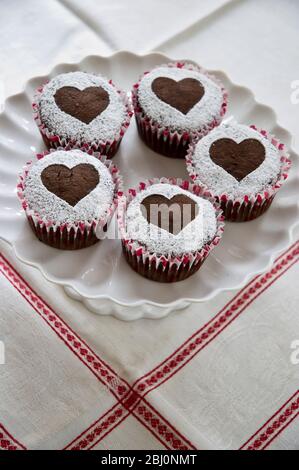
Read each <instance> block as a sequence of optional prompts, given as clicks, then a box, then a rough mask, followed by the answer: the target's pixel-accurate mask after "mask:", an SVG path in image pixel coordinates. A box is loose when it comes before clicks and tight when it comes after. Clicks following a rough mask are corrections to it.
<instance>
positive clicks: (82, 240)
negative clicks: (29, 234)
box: [27, 217, 100, 251]
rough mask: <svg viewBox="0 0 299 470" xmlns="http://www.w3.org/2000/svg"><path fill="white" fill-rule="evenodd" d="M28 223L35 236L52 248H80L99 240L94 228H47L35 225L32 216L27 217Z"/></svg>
mask: <svg viewBox="0 0 299 470" xmlns="http://www.w3.org/2000/svg"><path fill="white" fill-rule="evenodd" d="M27 219H28V222H29V225H30V227H31V229H32V231H33V233H34V234H35V235H36V237H37V238H38V239H39V240H40V241H41V242H42V243H44V244H45V245H49V246H51V247H52V248H58V249H60V250H71V251H72V250H80V249H81V248H87V247H89V246H92V245H94V244H95V243H97V242H98V241H100V240H99V239H98V238H97V236H96V234H95V231H94V229H87V228H85V229H84V230H82V231H81V230H80V229H77V230H76V229H75V228H73V227H72V228H71V229H69V230H68V229H67V228H66V227H64V228H63V229H62V230H61V229H60V228H57V230H54V228H53V227H49V228H47V227H46V226H45V225H43V226H41V225H36V224H35V223H34V221H33V219H32V217H27Z"/></svg>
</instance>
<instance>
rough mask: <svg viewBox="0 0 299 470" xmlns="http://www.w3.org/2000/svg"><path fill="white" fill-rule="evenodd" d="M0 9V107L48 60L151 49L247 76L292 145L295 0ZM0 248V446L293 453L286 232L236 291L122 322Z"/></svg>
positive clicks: (297, 249)
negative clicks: (273, 254)
mask: <svg viewBox="0 0 299 470" xmlns="http://www.w3.org/2000/svg"><path fill="white" fill-rule="evenodd" d="M0 13H1V14H0V83H1V86H0V100H2V102H3V99H4V98H5V97H6V96H8V95H10V94H12V93H15V92H18V91H20V89H21V87H22V84H23V83H24V82H25V81H26V80H27V79H29V78H30V77H31V76H33V75H39V74H43V73H46V72H47V71H48V70H49V69H50V68H51V67H52V66H54V65H55V64H56V63H59V62H64V61H76V60H79V59H81V58H83V57H84V56H85V55H87V54H93V53H94V54H102V55H109V54H110V53H112V52H114V51H116V50H119V49H128V50H131V51H133V52H137V53H145V52H148V51H150V50H160V51H162V52H165V53H166V54H168V55H170V56H173V57H176V58H190V59H193V60H196V61H197V62H199V63H201V64H202V65H203V66H205V67H207V68H212V69H216V68H218V69H223V70H225V71H226V72H227V74H228V75H229V76H230V77H231V79H232V80H233V81H235V82H239V83H241V84H243V85H247V86H248V87H250V88H251V89H252V90H253V91H254V93H255V95H256V97H257V99H258V100H260V101H262V102H265V103H267V104H269V105H271V106H272V107H273V108H275V109H276V111H277V113H278V117H279V122H280V123H281V124H282V125H283V126H284V127H286V128H288V129H289V130H290V131H291V132H292V133H293V135H294V146H295V148H297V150H299V143H298V139H297V141H296V138H298V137H299V131H298V117H299V104H298V105H296V104H292V102H291V92H292V88H291V84H292V82H293V81H294V80H296V79H297V80H298V79H299V75H298V51H297V49H298V48H297V44H298V20H299V4H298V2H297V1H296V0H284V1H282V0H210V1H209V2H207V1H203V0H193V1H192V0H180V1H177V2H174V1H171V0H164V1H163V2H161V1H158V0H151V2H148V1H145V0H139V1H137V0H131V1H130V0H109V1H108V0H101V2H97V1H95V0H85V1H84V2H82V1H80V0H60V1H55V0H27V1H26V2H22V1H21V0H10V1H9V2H1V6H0ZM0 132H1V129H0ZM1 249H2V253H3V255H2V257H1V258H0V270H1V273H2V274H3V275H1V276H0V289H1V305H0V359H1V358H2V362H4V364H1V361H0V396H1V400H0V449H20V450H22V449H63V448H66V449H72V448H77V449H90V448H93V449H165V448H166V449H239V448H243V449H246V448H255V449H263V448H267V449H299V424H298V420H296V419H295V418H296V417H297V416H298V410H299V391H298V383H299V380H298V379H299V353H298V350H299V316H298V305H299V291H298V287H297V285H298V276H299V265H298V263H297V261H298V259H299V243H298V242H296V241H295V239H294V240H293V242H292V245H291V246H290V247H289V248H288V249H287V250H286V251H285V252H284V253H283V254H282V255H281V257H280V258H279V259H278V260H277V261H276V262H275V264H274V265H273V266H272V267H271V269H270V270H269V271H268V272H267V273H265V274H262V275H260V276H258V277H257V278H255V279H254V280H252V281H251V282H250V283H249V284H248V285H247V286H246V287H245V288H244V289H243V290H242V291H241V292H233V293H224V294H221V295H219V296H218V297H216V298H215V299H213V300H212V301H210V302H207V303H205V304H200V305H194V306H192V307H190V308H188V309H187V310H185V311H181V312H177V313H174V314H172V315H170V316H169V317H168V318H165V319H163V320H160V321H150V320H141V321H138V322H134V323H123V322H120V321H118V320H116V319H114V318H112V317H101V316H96V315H94V314H92V313H91V312H89V311H87V310H86V309H85V308H84V307H83V306H82V305H81V304H79V303H77V302H75V301H72V300H70V299H69V298H68V297H67V296H66V295H65V293H64V292H63V290H62V288H60V287H58V286H54V285H53V284H50V283H49V282H47V281H46V280H45V279H44V278H43V277H42V275H41V274H40V273H38V272H37V271H36V270H35V269H33V268H29V267H28V266H25V265H22V264H21V263H20V262H19V261H17V260H16V259H15V257H14V255H13V254H12V252H11V250H10V248H9V247H8V245H6V244H4V243H1ZM1 341H2V343H1ZM3 345H4V346H5V357H3V354H1V352H3V351H2V349H4V348H3Z"/></svg>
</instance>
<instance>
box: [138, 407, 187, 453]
mask: <svg viewBox="0 0 299 470" xmlns="http://www.w3.org/2000/svg"><path fill="white" fill-rule="evenodd" d="M132 414H133V415H134V416H135V418H137V419H138V421H140V422H141V423H143V425H144V426H146V427H147V428H148V429H149V430H150V429H152V430H153V433H154V434H155V431H157V432H158V433H159V435H160V436H164V438H165V440H166V441H167V443H168V446H167V448H168V449H170V450H188V449H190V448H191V449H194V450H196V448H195V447H194V446H193V444H191V442H190V441H187V440H186V438H184V440H185V441H187V442H188V444H189V447H188V446H186V445H184V444H183V443H182V441H181V440H180V439H179V438H180V437H183V436H182V435H181V434H180V433H179V432H178V431H177V430H176V429H175V428H173V426H172V425H171V424H170V423H169V422H168V421H167V420H166V419H165V418H164V417H162V416H161V415H160V413H159V412H158V411H157V410H156V409H155V408H154V407H153V406H152V405H151V404H150V403H149V402H148V401H147V400H145V399H142V400H141V402H140V403H139V404H138V405H137V406H136V407H135V409H134V410H133V411H132ZM161 417H162V419H163V420H164V422H165V421H166V423H167V425H168V426H169V429H167V426H166V425H165V424H162V423H161V421H160V419H159V418H161ZM149 424H150V427H149V426H148V425H149ZM171 429H172V430H173V431H172V430H171ZM156 437H157V438H158V439H159V437H158V435H157V434H156ZM159 440H160V439H159ZM164 445H165V443H164Z"/></svg>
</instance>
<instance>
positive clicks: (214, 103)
mask: <svg viewBox="0 0 299 470" xmlns="http://www.w3.org/2000/svg"><path fill="white" fill-rule="evenodd" d="M158 77H167V78H171V79H173V80H176V81H179V80H183V79H184V78H194V79H197V80H199V81H200V83H201V84H202V85H203V87H204V90H205V93H204V95H203V97H202V98H201V100H200V101H199V102H197V103H196V104H195V105H194V106H193V108H192V109H191V110H190V111H189V112H188V113H187V114H183V113H182V112H181V111H179V110H178V109H176V108H174V107H172V106H170V105H169V104H167V103H165V102H164V101H162V100H160V99H159V98H158V97H157V95H156V94H155V93H154V92H153V90H152V82H153V81H154V80H155V79H156V78H158ZM138 101H139V104H140V106H141V107H142V109H143V111H144V112H145V114H146V115H147V116H149V117H150V118H151V119H153V120H154V121H156V122H157V123H158V124H161V125H163V126H165V127H169V128H172V129H178V130H181V131H189V132H192V131H198V130H199V129H200V128H203V127H205V126H207V125H208V124H210V123H211V122H212V121H213V120H214V119H216V120H217V121H218V120H220V119H221V107H222V104H223V91H222V90H221V87H220V86H219V85H218V84H217V83H216V82H214V81H213V80H211V79H210V78H209V77H208V76H207V75H205V74H203V73H201V72H199V71H197V70H189V69H187V68H178V67H167V66H161V67H157V68H155V69H153V70H152V71H151V72H149V73H147V74H146V75H144V76H143V78H142V79H141V81H140V83H139V88H138Z"/></svg>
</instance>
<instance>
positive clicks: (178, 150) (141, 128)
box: [135, 115, 191, 158]
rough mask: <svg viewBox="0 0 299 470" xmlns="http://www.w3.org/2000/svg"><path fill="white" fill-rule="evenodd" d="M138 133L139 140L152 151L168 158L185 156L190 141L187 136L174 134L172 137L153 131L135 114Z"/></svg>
mask: <svg viewBox="0 0 299 470" xmlns="http://www.w3.org/2000/svg"><path fill="white" fill-rule="evenodd" d="M135 120H136V124H137V129H138V134H139V136H140V138H141V140H142V141H143V142H144V143H145V144H146V145H147V146H148V147H149V148H150V149H151V150H153V151H154V152H157V153H160V154H161V155H164V156H165V157H170V158H185V156H186V153H187V150H188V147H189V144H190V142H191V139H190V137H189V136H188V137H187V136H183V137H181V136H179V135H178V134H177V135H176V134H175V135H174V136H173V137H172V138H169V137H167V136H165V134H164V133H160V135H159V133H158V132H154V131H153V129H152V128H151V127H150V126H148V125H147V124H146V123H145V122H144V120H143V119H142V118H140V117H139V116H138V115H135Z"/></svg>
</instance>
